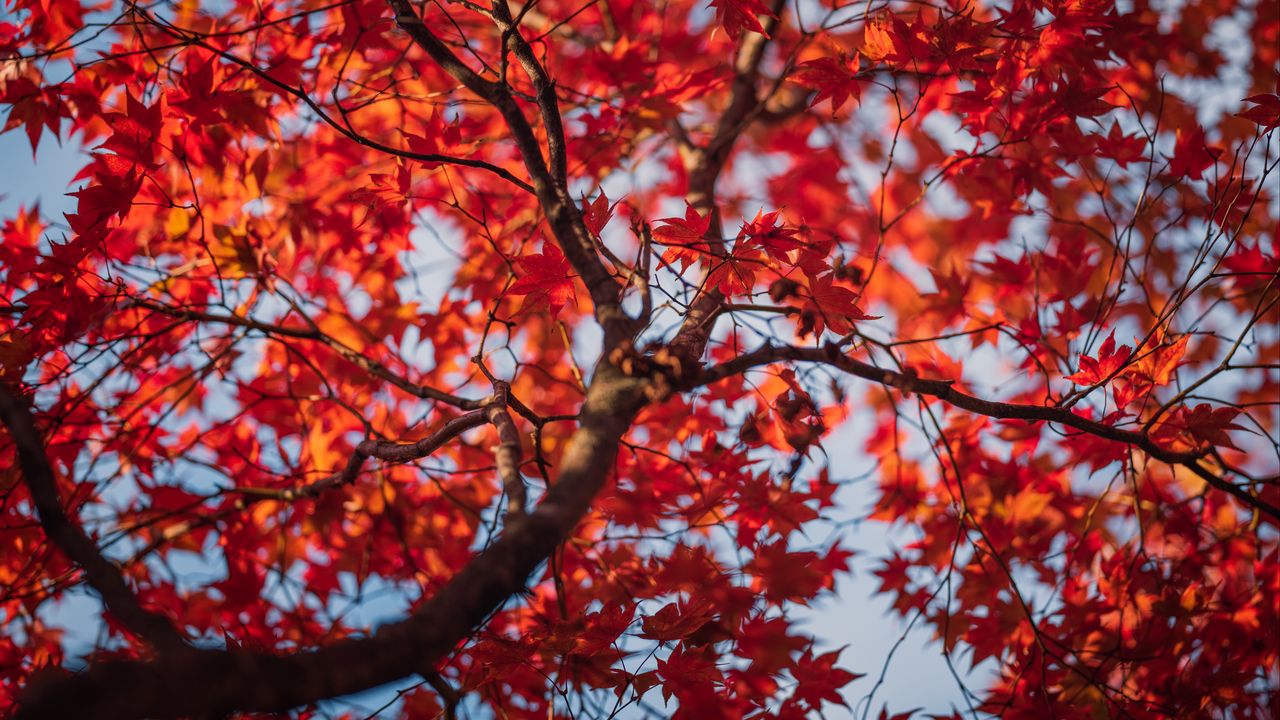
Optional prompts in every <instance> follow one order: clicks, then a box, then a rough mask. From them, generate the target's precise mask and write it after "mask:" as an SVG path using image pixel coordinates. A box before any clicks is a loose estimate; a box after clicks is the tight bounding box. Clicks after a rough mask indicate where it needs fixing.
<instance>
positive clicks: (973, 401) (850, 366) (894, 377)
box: [685, 345, 1280, 522]
mask: <svg viewBox="0 0 1280 720" xmlns="http://www.w3.org/2000/svg"><path fill="white" fill-rule="evenodd" d="M787 360H789V361H794V362H812V363H820V364H823V365H828V366H831V367H834V368H837V369H839V370H842V371H844V372H846V373H848V374H850V375H854V376H857V377H860V378H863V379H864V380H870V381H872V382H877V383H880V384H882V385H888V386H890V387H895V388H897V389H899V390H901V391H903V392H907V393H912V392H914V393H919V394H921V395H928V396H930V397H936V398H938V399H939V400H942V401H943V402H946V403H948V404H949V405H954V406H955V407H958V408H961V409H964V410H968V411H970V412H973V413H977V414H979V415H985V416H987V417H991V418H998V419H1002V420H1026V421H1028V422H1052V423H1058V424H1059V425H1066V426H1068V427H1072V428H1075V429H1076V430H1080V431H1081V432H1085V433H1088V434H1090V435H1094V436H1096V437H1100V438H1104V439H1107V440H1114V441H1116V442H1120V443H1124V444H1126V445H1132V446H1134V447H1136V448H1139V449H1140V450H1142V451H1143V452H1145V453H1147V454H1148V455H1150V456H1151V457H1153V458H1155V459H1157V460H1160V461H1162V462H1167V463H1170V464H1173V465H1181V466H1183V467H1186V468H1188V469H1189V470H1191V471H1192V472H1194V473H1195V474H1196V475H1197V476H1199V477H1200V478H1201V479H1203V480H1204V481H1205V482H1207V483H1208V484H1209V485H1211V486H1213V487H1214V488H1217V489H1218V490H1221V491H1222V492H1225V493H1228V494H1230V495H1231V496H1232V497H1234V498H1236V499H1237V500H1239V501H1240V502H1242V503H1244V504H1245V505H1246V506H1248V507H1250V508H1254V509H1256V510H1258V511H1259V512H1262V513H1264V514H1266V515H1268V516H1270V517H1271V519H1272V520H1273V521H1276V522H1280V507H1277V506H1275V505H1272V504H1271V503H1268V502H1267V501H1265V500H1263V499H1262V498H1259V497H1255V496H1253V495H1251V494H1249V493H1248V492H1247V491H1246V490H1244V489H1243V488H1241V487H1240V486H1238V485H1235V484H1233V483H1231V482H1228V481H1227V480H1225V479H1223V478H1221V477H1219V476H1217V475H1215V474H1214V473H1213V472H1211V471H1210V470H1208V469H1207V468H1205V467H1204V466H1203V465H1201V464H1200V462H1199V461H1200V459H1201V458H1203V457H1204V456H1205V455H1206V453H1205V452H1203V451H1193V452H1177V451H1173V450H1168V449H1165V448H1163V447H1160V445H1158V444H1157V443H1156V442H1155V441H1154V440H1152V439H1151V437H1150V436H1149V435H1147V434H1146V433H1143V432H1136V431H1133V430H1125V429H1123V428H1118V427H1115V426H1112V425H1104V424H1103V423H1100V422H1097V421H1096V420H1090V419H1088V418H1085V417H1082V416H1080V415H1077V414H1075V413H1074V412H1072V411H1071V410H1070V409H1069V408H1064V407H1052V406H1046V405H1021V404H1016V403H1003V402H996V401H992V400H983V399H981V398H977V397H974V396H972V395H968V394H966V393H962V392H960V391H959V390H956V389H955V388H954V387H953V386H952V381H950V380H926V379H923V378H918V377H915V376H914V375H911V374H909V373H903V372H897V371H894V370H889V369H886V368H882V367H877V366H875V365H871V364H869V363H865V362H862V361H861V360H855V359H853V358H851V357H848V356H847V355H845V354H844V353H842V352H841V351H840V349H839V347H838V346H836V345H827V346H825V347H821V348H804V347H795V346H791V345H781V346H775V345H767V346H765V347H762V348H760V349H758V350H755V351H753V352H750V353H746V354H744V355H739V356H738V357H736V358H734V359H732V360H729V361H727V362H724V363H721V364H719V365H715V366H713V367H710V368H707V369H706V370H703V371H702V372H701V373H700V374H698V375H697V376H695V377H693V378H692V379H691V381H690V382H687V383H686V384H685V388H686V389H688V388H691V387H697V386H701V385H709V384H711V383H714V382H717V381H720V380H723V379H725V378H728V377H732V376H734V375H739V374H741V373H743V372H746V371H747V370H750V369H753V368H757V367H761V366H764V365H769V364H771V363H775V362H779V361H787Z"/></svg>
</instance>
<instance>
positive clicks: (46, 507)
mask: <svg viewBox="0 0 1280 720" xmlns="http://www.w3.org/2000/svg"><path fill="white" fill-rule="evenodd" d="M0 420H3V422H4V424H5V426H6V427H8V429H9V436H10V437H11V438H13V445H14V452H15V453H16V454H17V456H18V465H19V467H21V468H22V479H23V481H24V482H25V483H26V486H27V490H28V491H29V492H30V493H31V500H32V502H33V503H34V504H35V508H36V514H37V515H38V516H39V518H40V527H41V528H43V529H44V534H45V536H47V537H48V538H49V541H50V542H52V543H53V544H54V545H56V546H57V547H58V549H60V550H61V551H62V552H63V553H65V554H66V555H67V557H69V558H71V560H72V561H73V562H75V563H76V564H77V565H79V566H80V567H81V568H83V569H84V573H85V580H86V581H87V582H88V583H89V585H90V586H91V587H93V589H94V590H97V591H98V594H99V595H101V596H102V603H103V605H105V606H106V609H107V612H109V613H111V615H112V617H114V618H116V619H117V620H119V621H120V624H121V625H122V626H124V628H125V629H127V630H128V631H129V632H131V633H133V634H135V635H137V636H138V637H140V638H142V639H143V640H145V641H146V642H147V643H149V644H150V645H151V646H152V647H154V648H155V649H156V650H159V651H160V652H161V653H162V654H165V655H166V658H169V657H172V656H173V655H175V654H179V655H180V654H182V653H184V652H188V651H190V650H191V647H190V646H189V645H187V641H186V639H185V638H184V637H183V636H182V635H181V634H180V633H179V632H178V630H177V629H176V628H175V627H174V626H173V623H171V622H170V621H169V619H168V618H166V617H164V616H163V615H160V614H159V613H154V612H151V611H150V610H147V609H145V608H143V607H142V605H141V604H139V603H138V598H137V597H136V596H135V595H134V594H133V591H132V590H131V589H130V588H129V586H128V584H127V583H125V581H124V576H122V575H121V574H120V569H119V568H117V567H116V566H115V565H113V564H111V562H110V561H109V560H107V559H106V558H105V557H103V555H102V553H101V552H100V551H99V550H98V546H97V544H95V543H94V541H93V539H92V538H90V537H89V536H88V534H86V533H85V531H84V530H83V529H81V527H80V526H79V525H78V524H76V523H75V522H74V521H73V520H72V519H71V518H70V517H68V516H67V514H66V512H65V511H64V510H63V509H62V501H61V500H60V499H59V498H58V485H57V479H56V478H55V476H54V473H53V466H52V465H50V464H49V457H48V455H47V454H46V453H45V448H44V440H43V439H42V438H41V437H40V432H39V431H38V430H37V429H36V423H35V418H34V417H32V415H31V411H30V410H28V409H27V407H26V406H25V405H24V404H23V402H22V400H20V399H19V398H18V397H17V396H15V395H13V394H12V393H11V392H10V391H9V390H8V389H7V388H4V387H0Z"/></svg>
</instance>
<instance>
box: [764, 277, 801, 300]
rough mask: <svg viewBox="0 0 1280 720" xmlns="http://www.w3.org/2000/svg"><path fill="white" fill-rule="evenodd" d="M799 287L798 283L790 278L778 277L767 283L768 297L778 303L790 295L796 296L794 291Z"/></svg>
mask: <svg viewBox="0 0 1280 720" xmlns="http://www.w3.org/2000/svg"><path fill="white" fill-rule="evenodd" d="M799 289H800V283H798V282H796V281H795V280H792V279H790V278H778V279H777V280H774V281H773V282H772V283H770V284H769V299H770V300H772V301H774V302H776V303H780V302H782V301H783V300H786V299H787V298H790V297H795V296H796V291H797V290H799Z"/></svg>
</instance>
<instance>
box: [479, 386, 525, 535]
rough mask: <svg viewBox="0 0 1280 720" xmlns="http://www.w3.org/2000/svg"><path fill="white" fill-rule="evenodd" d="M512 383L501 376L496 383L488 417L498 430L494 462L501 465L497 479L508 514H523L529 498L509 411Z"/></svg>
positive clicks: (516, 434) (517, 440) (518, 435)
mask: <svg viewBox="0 0 1280 720" xmlns="http://www.w3.org/2000/svg"><path fill="white" fill-rule="evenodd" d="M510 392H511V386H510V385H508V384H507V383H505V382H503V381H501V380H498V381H496V382H494V383H493V398H492V400H491V401H490V402H489V404H488V405H486V406H485V408H484V410H483V412H484V417H485V419H486V420H487V421H488V422H489V423H490V424H492V425H493V427H494V429H495V430H497V431H498V445H497V447H496V448H494V451H493V454H494V464H495V465H497V467H498V479H499V480H500V481H501V482H502V489H503V491H504V492H506V494H507V518H508V520H509V519H510V518H512V517H516V516H519V515H523V514H524V512H525V505H526V503H527V502H528V500H527V497H526V496H527V493H526V492H525V486H524V478H522V477H520V432H519V431H518V430H516V424H515V422H513V421H512V420H511V414H510V413H509V412H507V397H508V396H509V395H510Z"/></svg>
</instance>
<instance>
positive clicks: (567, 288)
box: [507, 243, 577, 317]
mask: <svg viewBox="0 0 1280 720" xmlns="http://www.w3.org/2000/svg"><path fill="white" fill-rule="evenodd" d="M516 267H517V268H519V270H520V279H518V280H516V281H515V283H514V284H512V286H511V288H510V289H509V290H508V291H507V292H509V293H511V294H512V295H524V296H526V297H525V299H524V304H523V305H522V306H521V307H520V312H522V313H523V312H528V311H531V310H536V309H539V308H542V307H545V308H547V311H548V312H549V313H551V317H556V316H558V315H559V314H560V310H561V309H562V308H564V306H565V305H567V304H570V303H573V304H575V305H576V304H577V295H576V293H575V292H574V288H573V269H572V267H571V266H570V265H569V261H568V260H565V258H564V254H563V253H561V252H560V248H558V247H556V245H555V243H546V244H545V245H544V246H543V249H542V252H541V253H538V254H535V255H525V256H523V257H521V258H520V259H518V260H516Z"/></svg>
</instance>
